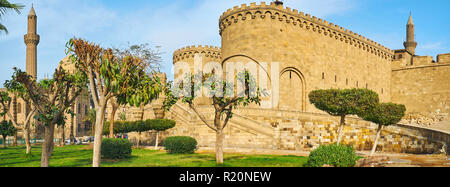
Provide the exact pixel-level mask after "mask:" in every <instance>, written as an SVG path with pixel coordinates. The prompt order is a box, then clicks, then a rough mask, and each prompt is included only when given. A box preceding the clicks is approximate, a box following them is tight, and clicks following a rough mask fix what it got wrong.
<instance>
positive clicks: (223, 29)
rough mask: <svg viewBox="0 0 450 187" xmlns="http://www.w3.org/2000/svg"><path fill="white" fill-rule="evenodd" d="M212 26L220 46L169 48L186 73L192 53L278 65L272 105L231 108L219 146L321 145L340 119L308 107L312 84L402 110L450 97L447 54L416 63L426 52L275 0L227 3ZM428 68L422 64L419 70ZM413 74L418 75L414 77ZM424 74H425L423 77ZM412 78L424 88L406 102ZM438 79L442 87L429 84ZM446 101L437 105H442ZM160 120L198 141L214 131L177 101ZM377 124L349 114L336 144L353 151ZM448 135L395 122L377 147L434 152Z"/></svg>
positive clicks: (208, 111)
mask: <svg viewBox="0 0 450 187" xmlns="http://www.w3.org/2000/svg"><path fill="white" fill-rule="evenodd" d="M219 27H220V35H221V37H222V46H221V48H220V49H219V48H214V47H209V46H206V47H203V46H198V47H196V46H191V47H186V48H182V49H180V50H177V51H175V52H174V61H173V62H174V64H177V63H179V62H187V63H188V64H190V65H191V67H190V68H191V72H193V68H194V67H192V65H193V60H194V55H195V54H200V55H201V56H202V57H203V59H202V60H203V62H202V63H203V64H205V63H207V62H209V61H215V62H223V63H224V67H223V69H226V63H225V62H244V63H246V62H251V61H253V62H256V63H257V64H259V65H261V64H264V62H265V63H268V64H269V63H270V62H279V64H280V65H279V69H278V72H279V73H278V74H276V73H275V74H273V75H275V76H279V90H280V96H279V97H280V98H279V103H278V104H277V105H276V106H274V108H272V109H263V108H260V107H257V106H250V107H245V108H240V109H238V110H237V111H235V115H233V118H232V119H231V120H230V124H229V126H228V127H227V128H225V134H226V135H225V142H224V145H225V146H226V147H241V148H261V149H287V150H311V149H314V148H316V147H317V146H318V145H320V144H324V143H325V144H326V143H332V142H335V141H336V138H337V135H336V134H335V132H336V131H337V128H338V127H337V126H338V121H339V120H338V119H335V118H334V117H331V116H329V115H326V114H324V113H323V112H321V111H319V110H317V109H315V107H314V106H313V105H311V104H310V103H309V100H308V98H307V94H308V93H309V92H310V91H312V90H316V89H329V88H368V89H371V90H374V91H376V92H377V93H378V94H379V95H380V100H381V102H397V103H402V104H405V105H406V106H407V108H409V109H408V112H413V111H415V110H417V111H419V112H423V111H426V110H427V109H426V107H428V106H430V104H432V105H433V106H432V109H431V110H435V109H434V108H435V107H437V106H438V105H440V106H443V105H445V106H447V105H448V104H437V105H436V104H435V103H439V102H446V100H445V99H444V100H442V98H447V97H448V96H450V93H449V92H447V90H450V89H448V87H446V85H444V86H442V84H445V83H449V79H450V77H449V76H448V74H446V73H447V72H448V71H449V70H448V68H447V67H448V66H447V65H444V64H446V63H444V62H447V60H446V59H448V58H450V57H448V56H447V55H440V56H439V57H438V62H437V63H436V64H432V65H423V63H425V61H429V63H431V61H432V58H428V57H419V56H414V55H411V54H409V53H408V52H406V51H405V50H395V51H394V50H391V49H388V48H386V47H384V46H382V45H380V44H378V43H376V42H373V41H372V40H370V39H367V38H365V37H363V36H361V35H359V34H356V33H353V32H352V31H349V30H346V29H344V28H342V27H340V26H337V25H334V24H332V23H328V22H327V21H324V20H322V19H319V18H316V17H314V16H310V15H308V14H304V13H303V12H298V11H297V10H291V9H290V8H287V7H286V8H284V7H283V6H281V5H275V4H274V3H271V4H265V3H264V2H262V3H261V4H259V5H258V4H256V3H251V4H250V5H245V4H243V5H241V6H240V7H239V6H236V7H234V8H233V9H228V10H227V11H226V12H225V13H224V14H223V15H222V16H221V17H220V19H219ZM400 53H401V54H402V58H401V59H399V55H400ZM211 55H212V57H211ZM408 55H409V56H408ZM219 58H220V59H219ZM407 58H411V59H412V58H414V60H415V64H416V66H417V67H416V66H411V67H410V66H408V65H407V64H410V62H409V61H408V60H407ZM430 59H431V60H430ZM402 64H403V66H405V67H402ZM419 65H420V66H426V68H424V67H418V66H419ZM406 66H408V67H406ZM428 66H432V67H428ZM427 68H428V69H429V70H425V69H427ZM264 69H265V70H266V72H259V74H261V73H266V74H268V76H269V79H270V80H271V81H272V80H275V79H273V77H270V76H272V73H273V71H272V69H271V66H270V65H269V66H267V67H264ZM274 71H275V72H276V71H277V70H275V69H274ZM414 71H418V72H414ZM417 73H420V74H424V76H416V74H417ZM445 75H447V76H445ZM178 76H180V74H179V72H175V78H176V77H178ZM429 76H432V77H431V78H429V79H426V77H429ZM258 79H259V77H258ZM427 81H431V82H433V83H432V84H429V83H428V82H427ZM410 82H411V83H410ZM412 82H422V83H423V84H426V85H424V86H422V87H425V88H424V89H427V90H431V91H422V92H421V95H417V94H415V95H411V96H410V97H409V98H410V99H411V100H408V101H406V100H404V99H403V98H405V97H404V96H405V95H408V92H414V91H417V89H413V88H412V87H413V85H414V84H413V83H412ZM270 84H276V82H270ZM438 85H441V87H440V88H441V89H435V88H437V86H438ZM447 85H448V84H447ZM269 88H270V85H269ZM433 93H434V94H435V95H436V94H437V95H439V94H440V95H439V98H437V96H435V97H434V98H435V99H430V98H433V97H432V96H433ZM402 94H403V95H402ZM423 98H425V99H423ZM418 99H423V100H426V102H423V103H426V104H425V105H423V106H421V104H422V103H420V104H419V103H414V102H417V100H418ZM415 106H417V109H416V108H415ZM445 106H444V107H443V108H442V107H441V108H442V109H441V111H443V112H445V111H448V109H446V108H445ZM200 111H201V113H202V114H204V115H205V116H206V117H207V118H208V119H210V120H211V121H212V119H213V113H212V111H213V109H212V108H211V107H209V106H207V105H206V106H200ZM166 118H170V119H174V120H176V121H177V125H176V127H175V128H174V129H171V130H169V131H168V132H166V133H165V135H166V136H172V135H187V136H192V137H194V138H196V139H197V140H198V141H199V145H200V146H214V142H215V136H214V132H213V131H211V130H210V129H209V128H208V127H206V126H205V125H204V124H203V123H202V122H201V121H200V120H199V119H198V117H196V116H195V114H194V113H192V111H190V110H189V108H188V106H186V105H185V104H183V103H177V104H176V105H175V106H174V107H173V108H172V109H171V110H170V112H167V113H166ZM376 127H377V126H376V125H375V124H371V123H368V122H365V121H362V120H360V119H357V118H355V117H349V119H348V125H347V126H346V127H345V129H344V137H343V142H344V143H346V144H353V145H354V147H355V148H356V149H358V150H369V149H370V148H371V145H372V143H373V139H374V137H375V134H376ZM449 137H450V135H449V133H448V132H440V131H434V130H430V129H422V128H417V127H411V126H408V125H394V126H390V127H388V128H385V130H384V131H383V133H382V136H381V140H380V143H379V147H378V149H379V150H382V151H388V152H408V153H435V152H441V151H442V150H445V149H448V147H447V146H446V145H447V144H449V143H450V141H449V140H450V138H449ZM447 152H448V150H447Z"/></svg>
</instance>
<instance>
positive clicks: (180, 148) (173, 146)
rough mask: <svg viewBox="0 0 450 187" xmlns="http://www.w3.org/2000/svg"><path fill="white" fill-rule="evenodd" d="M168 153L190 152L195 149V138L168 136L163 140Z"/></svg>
mask: <svg viewBox="0 0 450 187" xmlns="http://www.w3.org/2000/svg"><path fill="white" fill-rule="evenodd" d="M163 145H164V148H165V149H166V150H167V152H168V153H169V154H192V153H194V152H195V150H196V149H197V140H195V139H194V138H192V137H188V136H173V137H168V138H166V139H165V140H164V142H163Z"/></svg>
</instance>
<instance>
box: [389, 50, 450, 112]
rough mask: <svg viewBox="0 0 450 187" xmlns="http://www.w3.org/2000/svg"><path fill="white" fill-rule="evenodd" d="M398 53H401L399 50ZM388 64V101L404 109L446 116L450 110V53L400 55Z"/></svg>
mask: <svg viewBox="0 0 450 187" xmlns="http://www.w3.org/2000/svg"><path fill="white" fill-rule="evenodd" d="M400 54H401V53H400ZM392 63H393V68H392V101H393V102H397V103H402V104H405V105H406V109H407V113H410V114H419V115H428V116H430V117H433V116H439V115H441V116H443V117H445V116H448V114H449V113H450V54H441V55H438V56H437V61H436V62H435V61H434V60H433V57H431V56H410V55H407V54H404V55H402V58H396V60H394V61H393V62H392Z"/></svg>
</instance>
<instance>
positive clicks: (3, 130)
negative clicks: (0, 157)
mask: <svg viewBox="0 0 450 187" xmlns="http://www.w3.org/2000/svg"><path fill="white" fill-rule="evenodd" d="M16 131H17V130H16V128H15V127H14V126H13V124H12V122H11V121H6V120H3V121H2V122H0V135H2V137H3V149H6V137H8V136H13V135H14V134H15V133H16Z"/></svg>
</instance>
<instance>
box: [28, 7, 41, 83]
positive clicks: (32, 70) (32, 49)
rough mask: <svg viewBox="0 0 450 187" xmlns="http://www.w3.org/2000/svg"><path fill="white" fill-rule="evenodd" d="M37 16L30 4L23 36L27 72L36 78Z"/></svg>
mask: <svg viewBox="0 0 450 187" xmlns="http://www.w3.org/2000/svg"><path fill="white" fill-rule="evenodd" d="M36 25H37V16H36V12H34V8H33V5H31V10H30V13H29V14H28V33H27V34H26V35H25V36H24V41H25V44H26V45H27V73H28V74H29V75H31V76H33V77H34V78H35V79H37V45H38V44H39V39H40V38H39V35H38V34H37V33H36V30H37V29H36Z"/></svg>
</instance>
